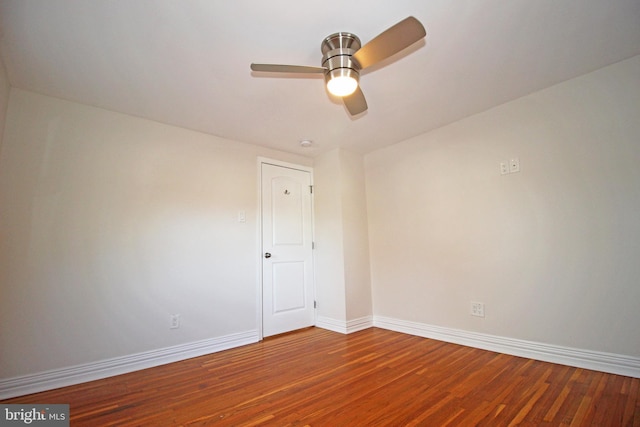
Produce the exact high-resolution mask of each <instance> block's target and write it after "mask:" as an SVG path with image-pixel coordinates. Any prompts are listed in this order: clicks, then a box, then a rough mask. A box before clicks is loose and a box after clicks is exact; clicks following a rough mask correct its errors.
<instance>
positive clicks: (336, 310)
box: [314, 149, 372, 331]
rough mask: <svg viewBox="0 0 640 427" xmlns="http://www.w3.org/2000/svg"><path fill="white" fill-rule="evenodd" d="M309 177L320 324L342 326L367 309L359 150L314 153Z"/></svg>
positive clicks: (364, 217) (343, 328)
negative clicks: (312, 192) (313, 211)
mask: <svg viewBox="0 0 640 427" xmlns="http://www.w3.org/2000/svg"><path fill="white" fill-rule="evenodd" d="M314 183H315V190H314V195H315V197H314V203H315V232H316V238H315V240H316V243H317V245H316V251H315V260H316V286H317V297H318V302H319V305H318V316H319V318H320V322H319V324H321V325H322V322H323V321H326V320H331V321H335V322H334V323H333V324H334V325H336V326H338V325H339V326H338V327H337V328H336V329H337V330H340V331H346V330H347V327H348V322H349V321H353V320H356V319H361V318H365V317H370V316H371V314H372V305H371V281H370V266H369V242H368V227H367V210H366V192H365V181H364V159H363V156H362V155H361V154H357V153H352V152H349V151H346V150H342V149H335V150H332V151H330V152H328V153H325V154H323V155H320V156H318V157H317V158H316V159H315V163H314ZM322 326H325V327H331V326H330V325H322Z"/></svg>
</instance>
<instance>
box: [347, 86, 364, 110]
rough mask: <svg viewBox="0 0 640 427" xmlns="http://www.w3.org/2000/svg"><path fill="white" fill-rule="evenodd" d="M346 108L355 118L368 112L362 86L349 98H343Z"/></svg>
mask: <svg viewBox="0 0 640 427" xmlns="http://www.w3.org/2000/svg"><path fill="white" fill-rule="evenodd" d="M342 102H344V105H345V107H347V110H349V114H351V115H352V116H355V115H357V114H360V113H363V112H365V111H367V108H368V107H367V100H366V99H365V98H364V93H362V90H361V89H360V86H358V87H357V88H356V91H355V92H353V93H352V94H351V95H349V96H344V97H342Z"/></svg>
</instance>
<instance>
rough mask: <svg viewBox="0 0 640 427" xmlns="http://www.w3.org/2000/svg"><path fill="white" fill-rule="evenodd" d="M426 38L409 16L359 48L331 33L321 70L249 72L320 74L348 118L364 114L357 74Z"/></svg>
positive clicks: (274, 67) (276, 67)
mask: <svg viewBox="0 0 640 427" xmlns="http://www.w3.org/2000/svg"><path fill="white" fill-rule="evenodd" d="M426 35H427V32H426V31H425V29H424V27H423V26H422V24H421V23H420V21H418V20H417V19H416V18H414V17H413V16H410V17H408V18H405V19H403V20H402V21H400V22H398V23H397V24H395V25H394V26H392V27H390V28H388V29H387V30H385V31H383V32H382V33H380V34H379V35H378V36H376V37H375V38H374V39H373V40H371V41H370V42H369V43H367V44H365V45H364V46H362V45H361V43H360V39H359V38H358V36H356V35H355V34H351V33H335V34H331V35H330V36H328V37H326V38H325V39H324V40H323V41H322V44H321V50H322V66H321V67H312V66H305V65H280V64H251V70H253V71H259V72H268V73H305V74H324V79H325V82H326V85H327V90H328V91H329V92H330V93H331V94H333V95H335V96H338V97H341V98H342V100H343V102H344V105H345V106H346V107H347V110H348V111H349V114H351V115H352V116H355V115H356V114H360V113H362V112H364V111H366V110H367V100H366V99H365V97H364V94H363V93H362V90H361V89H360V87H359V85H358V81H359V79H360V71H362V70H364V69H365V68H367V67H370V66H372V65H374V64H377V63H378V62H380V61H383V60H385V59H387V58H388V57H390V56H392V55H394V54H396V53H398V52H400V51H401V50H403V49H405V48H407V47H409V46H411V45H412V44H414V43H415V42H417V41H418V40H420V39H422V38H423V37H425V36H426Z"/></svg>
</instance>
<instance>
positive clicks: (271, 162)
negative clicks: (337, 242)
mask: <svg viewBox="0 0 640 427" xmlns="http://www.w3.org/2000/svg"><path fill="white" fill-rule="evenodd" d="M263 164H269V165H273V166H279V167H283V168H288V169H294V170H299V171H303V172H309V177H310V180H311V186H313V185H314V184H313V168H312V167H311V166H303V165H299V164H295V163H289V162H283V161H280V160H275V159H271V158H268V157H258V165H257V167H258V174H257V175H258V185H257V188H258V212H257V220H256V224H257V227H256V228H257V230H256V232H257V242H258V245H257V250H256V261H257V269H256V270H257V279H256V281H257V285H256V287H257V292H256V295H257V299H256V308H257V310H256V316H257V325H258V341H262V340H263V339H264V330H263V328H264V326H263V320H262V316H263V314H264V313H263V302H262V297H263V285H262V262H263V260H262V165H263ZM311 239H312V241H315V216H314V197H313V193H312V194H311ZM311 263H312V267H313V280H312V283H311V288H312V289H311V291H312V292H313V300H314V301H315V300H316V265H315V264H316V256H315V251H314V250H313V249H312V250H311ZM316 317H317V309H315V308H314V311H313V318H314V322H313V323H314V324H315V323H316Z"/></svg>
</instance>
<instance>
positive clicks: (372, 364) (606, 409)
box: [2, 328, 640, 427]
mask: <svg viewBox="0 0 640 427" xmlns="http://www.w3.org/2000/svg"><path fill="white" fill-rule="evenodd" d="M2 403H68V404H70V412H71V425H72V426H112V425H113V426H173V425H180V426H200V425H219V426H262V425H264V426H330V427H334V426H436V427H440V426H447V425H449V426H476V425H478V426H510V425H526V426H545V425H550V426H640V379H638V378H630V377H624V376H619V375H611V374H604V373H601V372H595V371H588V370H584V369H579V368H572V367H568V366H562V365H555V364H551V363H544V362H539V361H534V360H529V359H524V358H519V357H513V356H507V355H503V354H498V353H493V352H489V351H483V350H478V349H474V348H469V347H463V346H458V345H455V344H448V343H443V342H440V341H435V340H429V339H425V338H420V337H415V336H410V335H405V334H400V333H397V332H392V331H387V330H383V329H377V328H372V329H367V330H364V331H360V332H357V333H354V334H350V335H342V334H338V333H334V332H330V331H326V330H322V329H318V328H310V329H306V330H302V331H298V332H295V333H292V334H287V335H283V336H278V337H274V338H271V339H267V340H265V341H263V342H260V343H257V344H251V345H248V346H244V347H240V348H236V349H232V350H227V351H224V352H220V353H215V354H212V355H208V356H202V357H198V358H194V359H190V360H186V361H183V362H178V363H173V364H170V365H164V366H161V367H157V368H152V369H146V370H143V371H138V372H134V373H130V374H126V375H120V376H117V377H112V378H107V379H104V380H99V381H93V382H90V383H85V384H80V385H76V386H71V387H66V388H62V389H58V390H52V391H48V392H44V393H38V394H33V395H29V396H24V397H18V398H14V399H9V400H5V401H3V402H2Z"/></svg>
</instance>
